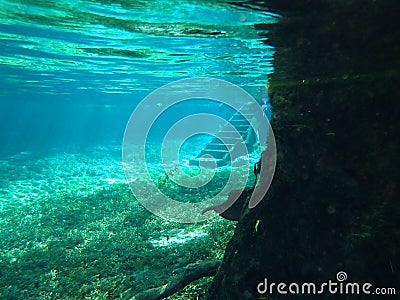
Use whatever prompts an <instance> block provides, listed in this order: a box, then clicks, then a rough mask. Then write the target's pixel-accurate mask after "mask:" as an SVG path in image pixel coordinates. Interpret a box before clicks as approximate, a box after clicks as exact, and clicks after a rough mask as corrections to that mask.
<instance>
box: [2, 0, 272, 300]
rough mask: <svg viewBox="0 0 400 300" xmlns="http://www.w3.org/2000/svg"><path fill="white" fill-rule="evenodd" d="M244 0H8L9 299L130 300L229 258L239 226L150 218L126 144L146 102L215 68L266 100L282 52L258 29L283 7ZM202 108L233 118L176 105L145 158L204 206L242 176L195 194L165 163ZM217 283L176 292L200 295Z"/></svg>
mask: <svg viewBox="0 0 400 300" xmlns="http://www.w3.org/2000/svg"><path fill="white" fill-rule="evenodd" d="M243 3H244V2H243ZM243 3H242V2H238V5H235V4H231V3H230V1H228V0H221V1H212V0H209V1H199V0H192V1H183V0H162V1H159V0H158V1H151V0H150V1H139V0H127V1H125V0H119V1H109V0H99V1H96V0H86V1H75V0H73V1H66V0H65V1H62V0H54V1H48V0H46V1H45V0H9V1H7V0H0V74H1V76H0V228H1V230H0V298H1V299H10V300H11V299H12V300H15V299H121V298H122V299H130V298H131V297H132V296H133V295H135V294H136V293H139V292H141V291H143V290H145V289H148V288H151V287H155V286H161V285H163V284H165V282H168V281H169V280H170V279H171V276H173V274H174V272H176V273H177V274H178V273H179V272H181V271H179V270H182V269H181V268H184V267H185V266H186V265H188V264H190V263H193V262H198V261H204V260H215V259H221V258H222V256H223V253H224V249H225V247H226V245H227V243H228V241H229V239H230V237H231V236H232V234H233V230H234V223H233V222H230V221H227V220H225V219H223V218H221V217H218V216H217V217H215V218H213V219H211V220H209V221H208V222H207V223H204V222H203V223H197V224H180V223H176V222H168V221H167V220H165V219H162V218H160V217H157V216H156V215H153V214H151V213H150V212H149V211H147V210H146V209H145V208H144V207H143V206H142V205H141V204H140V203H139V201H137V200H138V199H136V198H135V197H136V196H134V194H133V193H132V192H131V190H130V189H129V186H128V184H127V183H131V182H138V183H139V184H138V190H140V191H141V192H143V193H142V194H143V195H145V196H146V198H148V199H150V200H152V199H153V198H152V197H154V195H152V194H150V193H148V192H147V190H146V186H147V185H142V184H141V182H142V181H143V173H141V172H140V170H138V171H137V172H136V169H135V161H134V160H132V161H128V162H131V163H132V165H127V164H126V163H125V162H122V158H121V148H122V141H123V136H124V130H125V126H126V124H127V122H128V120H129V118H130V116H131V114H132V112H133V111H134V109H135V107H137V106H138V104H139V103H140V102H141V101H142V99H143V98H145V97H146V96H147V95H148V94H149V93H150V92H152V91H154V90H155V89H157V88H159V87H161V86H163V85H165V84H168V83H170V82H172V81H175V80H178V79H184V78H195V77H212V78H217V79H223V80H227V81H229V82H232V83H234V84H237V85H239V86H240V87H241V88H243V89H245V90H246V91H247V92H248V93H250V94H251V95H252V96H253V97H254V98H255V99H256V100H257V101H259V102H263V100H264V99H266V98H267V91H266V82H267V80H268V75H269V74H270V73H271V72H272V71H273V67H272V58H273V48H272V47H271V46H269V45H268V41H265V33H263V35H259V32H257V31H256V30H255V26H254V25H255V24H265V23H272V22H275V21H276V18H277V16H276V15H274V14H271V13H269V12H266V11H265V9H260V7H258V8H257V7H254V9H252V6H251V5H250V4H249V5H247V4H246V5H239V4H243ZM245 6H246V7H248V8H244V7H245ZM154 104H155V105H156V106H157V105H159V103H154ZM160 105H162V103H160ZM194 113H211V114H215V115H218V116H220V117H223V118H226V119H228V118H229V117H230V115H231V114H233V111H232V109H230V108H228V107H223V106H221V105H220V103H217V102H215V101H213V100H211V99H210V100H206V99H203V100H202V101H198V99H197V100H195V99H189V100H188V101H182V102H180V103H179V104H177V105H176V106H173V107H171V108H170V109H167V110H165V111H164V114H163V115H161V116H160V117H159V118H158V119H157V120H155V123H154V124H155V126H154V127H153V128H152V129H151V130H150V132H149V134H148V140H147V144H146V147H147V148H146V151H147V152H146V158H148V160H147V161H146V163H147V172H149V174H150V176H151V180H152V182H153V184H154V185H155V186H157V188H158V189H159V190H161V192H162V193H165V194H167V195H169V196H170V197H172V198H173V199H175V200H177V201H181V202H191V203H199V202H203V201H204V200H205V199H207V197H210V196H213V195H216V194H217V193H219V191H220V190H221V189H222V187H223V185H224V184H225V181H226V178H227V176H228V175H229V174H230V171H229V172H228V171H227V170H225V169H224V168H220V169H221V170H220V171H218V173H216V176H215V178H213V180H212V181H211V182H210V184H208V185H206V186H205V187H203V188H200V189H199V190H196V189H191V188H190V189H189V188H186V189H185V188H181V187H180V186H178V185H177V184H175V183H174V182H173V177H174V176H178V175H179V173H178V174H177V172H176V170H177V168H176V165H175V162H174V163H173V165H172V166H168V167H169V169H168V168H165V164H162V161H161V158H160V148H161V142H162V140H163V137H164V136H165V134H166V132H168V129H169V128H170V127H171V126H172V124H174V122H176V121H177V120H180V119H182V118H184V117H186V116H189V115H191V114H194ZM145 117H146V116H143V118H145ZM209 123H211V122H208V123H205V124H202V125H203V129H204V130H205V131H207V129H208V127H210V126H211V125H213V124H209ZM207 139H210V137H209V136H207V135H203V136H202V135H195V136H193V137H190V138H189V139H188V140H187V142H186V143H185V144H184V145H183V146H182V147H181V149H180V152H179V159H181V161H180V163H182V165H183V168H182V169H183V171H184V172H187V174H188V175H190V176H193V175H196V174H197V173H196V172H199V170H198V169H196V168H194V167H193V168H192V167H191V166H189V165H188V164H186V165H185V163H183V162H184V161H186V162H187V161H189V159H190V155H193V154H196V151H198V152H199V151H200V150H201V147H202V145H203V144H204V142H206V141H207ZM172 142H173V141H172ZM202 143H203V144H202ZM134 149H136V148H134ZM181 150H182V151H181ZM190 151H195V153H192V154H190V153H191V152H190ZM133 154H135V152H134V151H133ZM189 154H190V155H189ZM188 155H189V156H188ZM249 163H250V165H249V166H250V169H251V170H252V169H253V168H252V164H254V161H252V160H250V159H249ZM129 168H130V169H129ZM124 169H125V170H126V169H129V170H130V177H129V178H128V177H125V174H124ZM206 173H207V172H206ZM232 173H233V171H232ZM251 176H253V177H251ZM171 178H172V179H171ZM200 179H201V178H200ZM245 183H246V182H245ZM248 183H250V185H252V184H254V175H253V174H252V172H251V174H250V177H248ZM142 190H143V191H142ZM222 198H223V197H221V201H225V200H226V199H225V198H223V199H222ZM176 270H178V271H176ZM209 284H210V279H205V280H203V281H199V282H197V283H195V284H194V286H192V287H191V288H189V289H188V290H186V291H183V292H181V294H177V295H176V296H175V297H172V298H171V299H200V298H199V297H203V296H204V295H205V291H206V289H207V286H209Z"/></svg>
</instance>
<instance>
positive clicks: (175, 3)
mask: <svg viewBox="0 0 400 300" xmlns="http://www.w3.org/2000/svg"><path fill="white" fill-rule="evenodd" d="M0 7H1V10H0V36H1V44H2V47H1V48H0V62H1V69H0V71H1V72H2V74H3V78H2V79H1V84H2V86H3V88H2V91H1V94H2V95H3V96H5V95H10V94H14V93H15V92H16V90H15V89H18V92H19V93H32V92H35V93H45V94H51V95H63V94H64V95H68V94H73V93H77V92H78V91H80V90H81V91H86V92H91V91H93V92H95V93H98V92H101V93H105V94H130V93H137V92H138V91H141V90H144V91H148V90H149V89H153V88H156V87H158V86H160V85H162V84H165V83H168V82H170V81H172V80H176V79H179V78H184V77H197V76H211V77H218V78H223V79H225V80H231V81H233V82H234V83H241V84H242V86H260V87H262V86H263V85H264V84H265V81H266V75H267V74H268V73H270V72H271V49H270V48H269V47H268V46H267V45H266V44H265V43H263V42H262V41H261V39H260V36H259V35H258V34H257V32H256V30H255V29H254V24H259V23H270V22H273V21H274V20H275V16H274V15H272V14H270V13H266V12H261V11H257V10H251V9H244V8H242V7H241V6H239V5H234V4H228V3H227V2H225V1H182V0H172V1H159V0H158V1H106V0H105V1H41V0H39V1H37V0H35V1H28V0H26V1H5V0H2V1H1V2H0Z"/></svg>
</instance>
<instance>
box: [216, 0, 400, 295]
mask: <svg viewBox="0 0 400 300" xmlns="http://www.w3.org/2000/svg"><path fill="white" fill-rule="evenodd" d="M258 3H259V2H258ZM254 4H255V3H254ZM258 5H259V4H258ZM266 5H267V7H268V9H270V10H272V11H276V12H278V13H280V14H281V15H282V16H283V17H282V19H281V20H280V22H279V23H278V24H277V25H273V27H272V28H271V29H270V32H269V33H268V38H270V42H271V43H272V44H273V45H274V46H275V47H276V50H277V52H276V55H275V73H274V74H273V76H272V78H271V81H270V93H271V102H272V105H273V108H274V117H273V120H272V126H273V128H274V132H275V135H276V139H277V148H278V164H277V171H276V174H275V178H274V181H273V184H272V186H271V188H270V190H269V193H268V194H267V196H266V198H265V199H264V200H263V201H262V202H261V204H260V205H259V206H257V207H256V208H254V209H247V210H245V211H243V214H242V216H241V219H240V220H239V222H238V224H237V228H236V231H235V234H234V236H233V238H232V240H231V241H230V243H229V245H228V247H227V249H226V254H225V257H224V260H223V262H222V265H221V267H220V269H219V271H218V273H217V275H216V276H215V278H214V281H213V284H212V286H211V288H210V290H209V293H208V299H259V297H261V296H262V295H260V294H258V293H257V290H256V287H257V284H258V283H259V282H261V281H263V280H264V278H265V277H267V278H268V280H269V281H270V282H271V281H273V282H280V281H284V282H299V283H301V282H304V281H307V282H310V281H312V280H313V281H316V283H318V282H323V281H328V280H329V279H331V280H336V274H337V272H339V271H344V272H346V273H347V275H348V280H347V282H370V283H372V284H373V285H374V286H381V287H391V286H393V287H396V288H397V293H400V286H399V283H400V249H399V248H400V247H399V246H400V226H399V225H400V197H399V182H400V176H399V175H400V172H399V166H400V164H399V156H400V155H399V153H400V147H399V140H400V138H399V137H400V135H399V134H400V132H399V123H400V104H399V101H400V93H399V88H400V81H399V67H400V61H399V59H400V56H399V55H400V51H399V43H398V41H399V40H400V39H399V31H398V28H399V21H398V20H399V18H398V16H399V15H400V14H399V2H398V1H395V0H386V1H372V0H369V1H367V0H354V1H353V0H351V1H350V0H346V1H345V0H343V1H339V0H337V1H331V0H319V1H318V0H297V1H293V0H269V1H266ZM260 9H261V6H260ZM265 9H267V8H265ZM260 27H264V26H262V25H260ZM280 297H282V298H286V297H285V296H279V295H278V294H277V293H274V294H273V295H272V296H268V299H280ZM330 297H332V295H330V294H328V293H324V294H323V295H320V296H319V297H318V299H325V298H330ZM333 297H334V298H335V297H336V298H335V299H337V297H338V295H334V296H333ZM364 297H365V298H367V297H368V296H358V297H357V296H355V297H352V298H351V299H353V298H354V299H358V298H360V299H361V298H364ZM294 298H297V299H306V298H307V296H295V297H294Z"/></svg>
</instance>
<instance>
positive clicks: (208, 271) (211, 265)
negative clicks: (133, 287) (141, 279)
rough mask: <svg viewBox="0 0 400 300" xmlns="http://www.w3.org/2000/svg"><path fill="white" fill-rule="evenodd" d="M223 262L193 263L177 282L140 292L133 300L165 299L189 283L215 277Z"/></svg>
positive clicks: (184, 269)
mask: <svg viewBox="0 0 400 300" xmlns="http://www.w3.org/2000/svg"><path fill="white" fill-rule="evenodd" d="M220 264H221V261H219V260H217V261H209V262H201V263H193V264H189V265H187V266H186V267H185V268H183V270H182V274H181V275H179V276H178V278H176V279H175V280H173V281H171V282H168V283H167V284H164V285H163V286H160V287H155V288H151V289H148V290H145V291H143V292H140V293H138V294H136V295H135V296H133V297H132V298H131V300H142V299H146V300H158V299H164V298H166V297H168V296H171V295H172V294H174V293H176V292H178V291H180V290H181V289H183V288H184V287H185V286H187V285H188V284H189V283H191V282H193V281H195V280H197V279H200V278H202V277H208V276H214V275H215V274H216V272H217V269H218V267H219V265H220Z"/></svg>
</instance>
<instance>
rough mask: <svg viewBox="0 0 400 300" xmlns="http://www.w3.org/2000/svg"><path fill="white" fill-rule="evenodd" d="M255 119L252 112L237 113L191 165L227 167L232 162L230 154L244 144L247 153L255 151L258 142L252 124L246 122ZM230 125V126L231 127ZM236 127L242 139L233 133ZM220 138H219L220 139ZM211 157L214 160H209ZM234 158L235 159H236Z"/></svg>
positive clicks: (241, 110)
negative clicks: (254, 147)
mask: <svg viewBox="0 0 400 300" xmlns="http://www.w3.org/2000/svg"><path fill="white" fill-rule="evenodd" d="M252 117H253V114H252V113H251V111H249V110H246V109H245V108H242V109H240V112H235V114H233V116H232V117H230V118H229V120H228V121H227V122H226V124H225V125H224V126H223V127H222V128H221V129H220V130H219V131H218V133H217V134H216V136H217V137H214V138H213V139H212V140H211V141H210V142H208V143H207V144H206V145H205V146H204V147H203V148H202V150H201V151H200V153H199V154H198V155H197V156H195V157H194V158H192V159H191V160H190V165H199V163H200V162H203V164H202V165H203V166H205V167H207V166H210V167H212V166H214V163H212V164H209V163H211V162H213V161H215V162H216V164H217V167H220V166H225V165H227V164H229V162H230V161H231V158H230V153H231V152H232V151H233V150H234V148H235V147H237V146H238V145H239V144H242V145H243V143H244V144H245V146H246V147H247V151H248V152H249V153H250V152H252V151H253V144H254V143H255V142H256V137H255V134H254V130H253V129H252V126H251V124H250V123H249V122H248V121H247V120H246V118H247V119H250V120H251V118H252ZM229 124H230V125H229ZM232 126H233V127H235V129H236V131H237V132H239V134H240V137H238V136H237V133H236V134H235V131H232V129H231V127H232ZM235 135H236V136H235ZM218 137H219V138H218ZM221 140H223V141H225V143H223V142H222V141H221ZM208 155H210V156H212V157H213V158H207V156H208ZM235 158H236V157H234V158H233V159H235Z"/></svg>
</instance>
